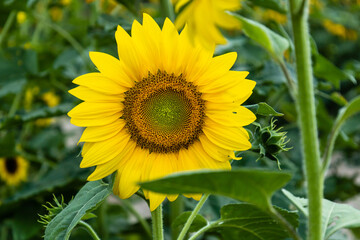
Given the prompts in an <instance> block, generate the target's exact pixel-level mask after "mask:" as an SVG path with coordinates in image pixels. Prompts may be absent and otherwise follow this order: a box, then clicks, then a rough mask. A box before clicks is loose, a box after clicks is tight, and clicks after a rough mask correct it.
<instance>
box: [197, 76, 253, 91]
mask: <svg viewBox="0 0 360 240" xmlns="http://www.w3.org/2000/svg"><path fill="white" fill-rule="evenodd" d="M248 74H249V72H246V71H240V72H238V71H228V72H227V73H226V74H225V75H223V76H222V77H220V78H217V79H214V80H212V81H207V82H206V84H205V85H201V86H198V89H199V91H200V92H204V93H218V92H220V91H225V90H227V89H231V88H233V87H234V86H237V85H241V88H242V90H241V92H250V91H252V89H253V88H254V85H253V84H250V83H249V81H248V80H245V77H246V76H247V75H248Z"/></svg>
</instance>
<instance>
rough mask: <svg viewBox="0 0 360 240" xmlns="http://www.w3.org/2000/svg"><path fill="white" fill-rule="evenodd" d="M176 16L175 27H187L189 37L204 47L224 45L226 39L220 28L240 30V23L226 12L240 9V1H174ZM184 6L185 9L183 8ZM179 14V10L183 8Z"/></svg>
mask: <svg viewBox="0 0 360 240" xmlns="http://www.w3.org/2000/svg"><path fill="white" fill-rule="evenodd" d="M174 2H175V11H176V12H177V13H178V16H177V18H176V20H175V26H176V27H177V28H178V29H181V28H182V27H183V26H184V25H185V24H187V25H188V27H189V33H190V34H189V35H190V36H191V37H192V36H196V37H197V39H198V40H200V41H201V43H203V44H204V45H205V46H206V47H208V48H211V47H213V45H214V44H225V43H226V39H225V37H224V36H223V35H222V33H221V32H220V30H219V27H220V28H224V29H228V30H232V29H240V27H241V24H240V21H239V20H237V19H236V18H235V17H233V16H231V15H230V14H228V13H227V12H226V11H237V10H239V9H240V8H241V4H240V0H192V1H191V2H190V0H174ZM184 6H185V7H184ZM183 7H184V9H182V11H181V12H179V11H180V9H181V8H183Z"/></svg>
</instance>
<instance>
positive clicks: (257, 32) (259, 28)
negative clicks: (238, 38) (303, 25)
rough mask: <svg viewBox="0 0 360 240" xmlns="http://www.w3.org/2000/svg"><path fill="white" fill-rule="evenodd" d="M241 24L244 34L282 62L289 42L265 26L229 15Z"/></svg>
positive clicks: (238, 16)
mask: <svg viewBox="0 0 360 240" xmlns="http://www.w3.org/2000/svg"><path fill="white" fill-rule="evenodd" d="M231 14H232V15H233V16H235V17H236V18H237V19H239V21H241V23H242V29H243V31H244V33H245V34H246V35H247V36H248V37H249V38H251V39H252V40H254V41H255V42H257V43H258V44H260V45H261V46H262V47H263V48H265V49H266V50H267V51H268V52H269V53H270V54H271V55H272V57H274V58H275V59H278V60H282V56H283V55H284V52H285V50H286V49H288V48H289V41H288V40H287V39H286V38H284V37H282V36H280V35H279V34H277V33H275V32H273V31H272V30H270V29H269V28H267V27H266V26H264V25H262V24H260V23H258V22H255V21H253V20H250V19H247V18H244V17H242V16H240V15H237V14H234V13H231Z"/></svg>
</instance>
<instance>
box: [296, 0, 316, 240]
mask: <svg viewBox="0 0 360 240" xmlns="http://www.w3.org/2000/svg"><path fill="white" fill-rule="evenodd" d="M297 3H298V1H296V0H290V8H291V20H292V28H293V35H294V44H295V55H296V70H297V79H298V96H297V112H298V115H299V117H300V130H301V140H302V148H303V157H304V164H305V177H306V181H307V195H308V199H309V220H308V239H309V240H319V239H321V238H322V234H321V211H322V205H321V201H322V197H323V176H322V173H321V164H320V151H319V143H318V138H317V132H318V131H317V123H316V112H315V97H314V86H313V79H312V67H311V52H310V42H309V32H308V6H309V2H308V0H303V4H301V7H300V9H298V7H297V6H298V5H297Z"/></svg>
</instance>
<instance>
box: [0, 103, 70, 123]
mask: <svg viewBox="0 0 360 240" xmlns="http://www.w3.org/2000/svg"><path fill="white" fill-rule="evenodd" d="M72 107H73V105H72V104H69V103H63V104H59V105H57V106H55V107H44V108H40V109H36V110H34V111H32V112H29V113H25V114H23V115H15V116H14V117H13V118H5V119H2V120H0V129H4V128H6V127H8V126H10V125H16V124H22V123H25V122H29V121H34V120H36V119H39V118H49V117H56V116H61V115H65V114H66V113H68V112H69V111H70V109H71V108H72Z"/></svg>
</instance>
